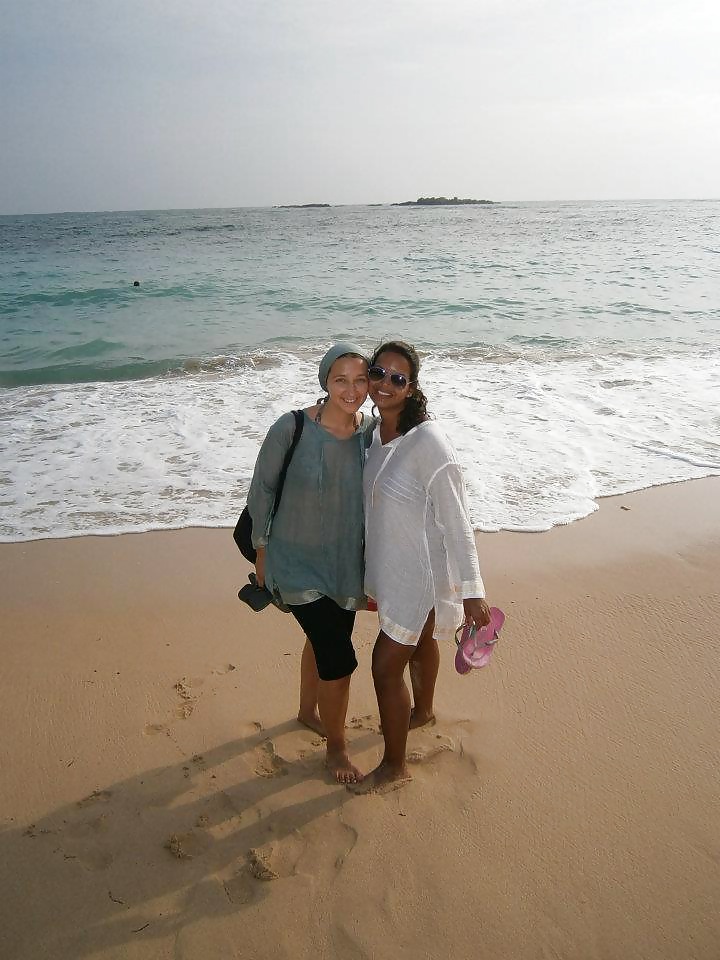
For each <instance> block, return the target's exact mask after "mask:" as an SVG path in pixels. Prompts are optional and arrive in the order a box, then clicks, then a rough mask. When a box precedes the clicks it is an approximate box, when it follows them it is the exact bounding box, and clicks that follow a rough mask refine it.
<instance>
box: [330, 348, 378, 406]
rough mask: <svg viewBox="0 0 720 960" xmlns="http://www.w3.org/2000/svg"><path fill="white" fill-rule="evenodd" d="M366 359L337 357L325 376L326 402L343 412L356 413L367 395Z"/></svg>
mask: <svg viewBox="0 0 720 960" xmlns="http://www.w3.org/2000/svg"><path fill="white" fill-rule="evenodd" d="M367 369H368V365H367V361H365V360H363V359H362V358H361V357H352V356H347V357H339V358H338V359H337V360H336V361H335V363H334V364H333V365H332V366H331V367H330V373H329V374H328V378H327V392H328V401H327V402H328V404H329V405H330V406H333V407H336V408H337V409H338V410H342V411H344V412H345V413H356V412H357V410H359V409H360V407H361V406H362V405H363V403H365V400H366V398H367V395H368V375H367Z"/></svg>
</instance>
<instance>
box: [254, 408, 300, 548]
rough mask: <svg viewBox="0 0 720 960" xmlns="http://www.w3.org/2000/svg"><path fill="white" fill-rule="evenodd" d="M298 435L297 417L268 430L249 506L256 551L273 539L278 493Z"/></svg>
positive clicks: (285, 416)
mask: <svg viewBox="0 0 720 960" xmlns="http://www.w3.org/2000/svg"><path fill="white" fill-rule="evenodd" d="M294 434H295V416H294V414H293V413H285V414H283V415H282V417H280V419H279V420H276V421H275V423H274V424H273V425H272V426H271V427H270V429H269V430H268V433H267V436H266V437H265V439H264V440H263V443H262V446H261V447H260V453H259V454H258V458H257V460H256V461H255V470H254V471H253V478H252V482H251V483H250V491H249V493H248V501H247V505H248V510H249V512H250V516H251V518H252V545H253V546H254V547H255V549H256V550H257V548H258V547H264V546H265V545H266V544H267V542H268V540H269V538H270V527H271V525H272V511H273V506H274V504H275V492H276V490H277V486H278V481H279V480H280V471H281V470H282V465H283V460H284V459H285V454H286V453H287V451H288V449H289V447H290V444H291V443H292V439H293V436H294Z"/></svg>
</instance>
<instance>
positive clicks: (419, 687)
mask: <svg viewBox="0 0 720 960" xmlns="http://www.w3.org/2000/svg"><path fill="white" fill-rule="evenodd" d="M434 629H435V610H431V611H430V613H429V614H428V618H427V620H426V621H425V626H424V627H423V629H422V633H421V634H420V640H419V641H418V645H417V646H416V647H415V652H414V653H413V655H412V656H411V657H410V683H411V684H412V692H413V708H412V710H411V712H410V729H411V730H413V729H414V728H415V727H422V726H424V725H425V724H426V723H433V722H434V720H435V709H434V706H433V699H434V697H435V683H436V681H437V676H438V671H439V669H440V650H439V648H438V642H437V640H436V639H435V637H433V630H434Z"/></svg>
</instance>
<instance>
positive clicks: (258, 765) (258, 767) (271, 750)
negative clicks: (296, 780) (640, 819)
mask: <svg viewBox="0 0 720 960" xmlns="http://www.w3.org/2000/svg"><path fill="white" fill-rule="evenodd" d="M253 753H254V756H255V773H256V774H257V776H258V777H284V776H285V775H286V774H287V773H288V766H287V762H286V761H285V760H283V758H282V757H281V756H279V755H278V754H277V753H276V752H275V744H274V743H273V742H272V740H266V741H265V742H264V743H261V744H260V746H259V747H256V749H255V750H254V751H253Z"/></svg>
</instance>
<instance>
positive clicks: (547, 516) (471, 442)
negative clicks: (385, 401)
mask: <svg viewBox="0 0 720 960" xmlns="http://www.w3.org/2000/svg"><path fill="white" fill-rule="evenodd" d="M719 214H720V203H718V202H711V201H697V202H687V201H682V202H680V201H678V202H657V203H650V202H642V203H640V202H638V203H602V204H571V203H563V204H498V205H494V206H490V207H452V208H450V207H446V208H431V209H428V208H397V207H384V206H383V207H337V208H330V209H321V210H319V209H310V210H308V209H304V210H298V209H237V210H190V211H141V212H135V213H102V214H61V215H53V216H24V217H0V464H1V466H0V503H1V504H2V508H3V509H2V515H1V518H0V538H2V539H5V540H16V539H28V538H33V537H44V536H61V535H75V534H80V533H88V532H93V533H103V532H107V533H111V532H118V531H125V530H144V529H150V528H157V527H160V528H163V527H182V526H191V525H226V524H228V523H230V522H231V521H232V518H233V515H234V514H235V513H236V512H237V510H238V507H239V506H240V505H241V503H242V500H243V497H244V493H245V491H246V488H247V483H248V480H249V476H250V473H251V470H252V464H253V462H254V457H255V454H256V451H257V447H258V444H259V442H260V440H261V439H262V436H263V434H264V431H265V429H266V428H267V426H268V425H269V423H270V422H271V420H272V419H273V418H274V417H275V416H276V415H279V413H281V412H282V411H284V410H286V409H289V408H290V407H291V406H294V405H299V404H303V403H304V404H306V403H309V402H311V401H312V400H314V399H315V398H316V396H317V394H318V389H317V383H316V380H315V368H316V364H317V360H318V358H319V356H320V355H321V354H322V352H323V350H324V349H325V348H326V346H327V345H328V344H329V343H330V342H331V341H332V340H334V339H338V338H352V339H356V340H359V341H360V342H361V344H362V345H363V346H365V347H367V348H368V349H371V348H372V346H373V345H375V344H377V343H378V342H379V341H380V340H382V339H383V338H385V337H389V336H393V337H397V336H400V337H403V338H404V339H408V340H410V341H411V342H414V343H415V344H416V345H417V346H418V348H419V349H420V350H421V352H422V354H423V356H424V374H423V379H424V386H425V389H426V392H427V393H428V395H429V396H430V399H431V407H432V409H433V412H434V413H435V415H436V416H437V417H438V419H440V420H442V421H443V423H444V424H445V425H446V427H447V429H448V432H449V433H450V435H451V436H452V438H453V440H454V442H455V443H456V445H457V446H458V449H459V450H460V453H461V456H462V457H463V460H464V462H465V465H466V474H467V477H468V485H469V489H470V499H471V509H472V512H473V518H474V521H475V523H476V525H477V526H478V527H479V528H482V529H498V528H506V529H546V528H547V527H549V526H552V525H553V524H556V523H564V522H568V521H570V520H573V519H577V518H578V517H581V516H584V515H586V514H587V513H589V512H591V510H593V509H594V508H595V505H596V500H597V497H599V496H603V495H607V494H609V493H616V492H623V491H626V490H631V489H638V488H640V487H644V486H649V485H652V484H656V483H665V482H669V481H672V480H679V479H686V478H689V477H692V476H703V475H708V474H711V473H719V472H720V447H719V446H718V442H717V437H718V436H719V435H720V429H719V428H720V419H719V417H718V401H717V398H718V395H719V394H718V387H719V386H720V363H719V351H718V348H717V345H716V344H717V341H718V330H719V327H720V294H719V293H718V291H720V282H719V280H720V276H719V274H720V246H719V245H718V241H717V236H718V215H719ZM135 280H137V281H139V284H140V285H139V286H138V287H134V286H133V282H134V281H135Z"/></svg>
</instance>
